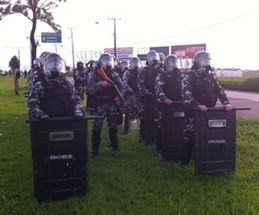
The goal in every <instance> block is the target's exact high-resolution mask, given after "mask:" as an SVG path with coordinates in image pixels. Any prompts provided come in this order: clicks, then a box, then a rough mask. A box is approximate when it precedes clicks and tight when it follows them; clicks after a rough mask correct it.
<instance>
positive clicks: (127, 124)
mask: <svg viewBox="0 0 259 215" xmlns="http://www.w3.org/2000/svg"><path fill="white" fill-rule="evenodd" d="M129 129H130V118H129V113H126V114H125V116H124V132H123V134H129Z"/></svg>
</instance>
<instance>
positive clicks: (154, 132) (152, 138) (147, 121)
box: [138, 65, 162, 145]
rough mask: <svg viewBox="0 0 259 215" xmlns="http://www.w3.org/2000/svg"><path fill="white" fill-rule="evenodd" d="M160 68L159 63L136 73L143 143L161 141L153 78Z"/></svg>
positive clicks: (159, 116) (159, 115) (159, 114)
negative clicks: (140, 105)
mask: <svg viewBox="0 0 259 215" xmlns="http://www.w3.org/2000/svg"><path fill="white" fill-rule="evenodd" d="M161 71H162V68H161V67H160V66H159V65H156V66H146V67H144V68H143V69H142V70H140V72H139V75H138V89H139V93H140V97H141V101H142V102H143V107H144V110H143V114H141V116H140V118H141V119H140V120H141V121H140V138H141V139H142V140H141V141H144V142H145V144H152V143H153V142H156V145H158V144H159V143H158V142H160V141H161V129H160V119H161V113H160V107H159V103H158V101H157V99H156V96H155V80H156V77H157V75H158V74H159V72H161Z"/></svg>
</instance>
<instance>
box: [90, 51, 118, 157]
mask: <svg viewBox="0 0 259 215" xmlns="http://www.w3.org/2000/svg"><path fill="white" fill-rule="evenodd" d="M100 69H102V71H103V72H104V73H105V75H106V76H107V77H108V78H109V79H110V80H111V81H112V83H113V84H114V85H116V86H117V88H118V89H119V90H120V91H122V81H121V78H120V77H119V75H118V73H117V72H115V71H114V68H113V59H112V57H111V55H110V54H108V53H103V54H101V56H100V58H99V60H98V67H97V68H95V69H93V70H92V71H91V72H90V73H89V75H88V81H87V92H88V94H89V95H90V96H93V97H94V100H95V116H101V118H97V119H95V121H94V126H93V130H92V152H91V156H92V157H96V156H97V155H98V154H99V146H100V142H101V131H102V127H103V122H104V119H105V118H106V120H107V123H108V128H109V137H110V143H111V146H112V148H113V150H114V151H115V152H118V151H119V150H120V147H119V141H118V134H117V133H118V124H117V120H118V111H119V107H122V100H121V99H120V97H119V96H118V92H117V91H116V89H115V87H114V85H113V84H112V83H111V82H110V81H108V80H106V79H105V77H104V76H103V75H101V74H100V73H99V72H100V71H101V70H100ZM102 117H104V118H102Z"/></svg>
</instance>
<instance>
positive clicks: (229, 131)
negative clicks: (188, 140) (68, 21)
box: [194, 107, 249, 176]
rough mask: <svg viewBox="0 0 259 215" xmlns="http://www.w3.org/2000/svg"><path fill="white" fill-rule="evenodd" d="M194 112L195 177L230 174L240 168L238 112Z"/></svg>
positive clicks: (217, 108)
mask: <svg viewBox="0 0 259 215" xmlns="http://www.w3.org/2000/svg"><path fill="white" fill-rule="evenodd" d="M248 109H249V108H235V109H233V110H232V111H226V110H225V109H224V108H221V107H216V108H209V110H208V111H206V112H201V111H199V110H195V111H194V117H195V132H194V138H195V175H198V176H212V175H226V174H229V173H231V172H234V171H235V168H236V110H248Z"/></svg>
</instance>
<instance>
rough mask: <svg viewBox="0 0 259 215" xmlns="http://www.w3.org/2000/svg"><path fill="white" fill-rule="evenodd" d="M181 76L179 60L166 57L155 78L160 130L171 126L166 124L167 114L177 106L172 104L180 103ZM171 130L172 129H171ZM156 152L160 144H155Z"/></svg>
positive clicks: (159, 148)
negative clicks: (160, 110) (160, 119)
mask: <svg viewBox="0 0 259 215" xmlns="http://www.w3.org/2000/svg"><path fill="white" fill-rule="evenodd" d="M182 78H183V74H182V72H181V70H180V69H179V59H178V58H177V56H176V55H168V56H167V57H166V58H165V60H164V71H163V72H161V73H159V74H158V76H157V78H156V85H155V89H156V98H157V100H158V102H159V103H160V104H161V109H162V121H161V129H163V128H164V127H165V126H171V124H170V125H167V124H166V121H167V118H168V117H169V116H167V113H170V108H171V106H173V105H174V106H175V105H178V104H173V102H181V101H182V87H181V80H182ZM172 129H173V128H172ZM156 147H157V151H158V152H161V150H162V144H161V142H160V141H159V142H157V146H156Z"/></svg>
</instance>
